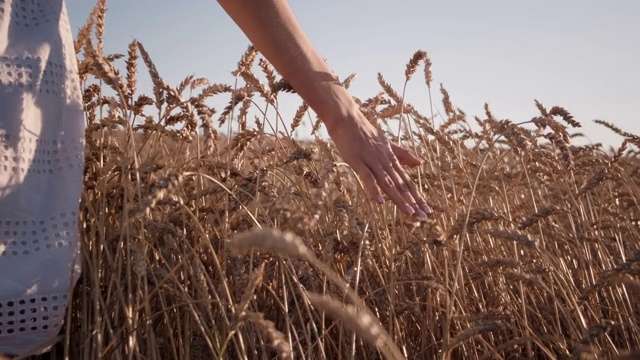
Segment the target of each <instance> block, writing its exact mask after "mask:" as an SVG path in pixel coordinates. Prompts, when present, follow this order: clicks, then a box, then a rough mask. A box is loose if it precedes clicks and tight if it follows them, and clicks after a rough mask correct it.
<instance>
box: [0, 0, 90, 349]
mask: <svg viewBox="0 0 640 360" xmlns="http://www.w3.org/2000/svg"><path fill="white" fill-rule="evenodd" d="M84 126H85V125H84V118H83V112H82V105H81V93H80V85H79V80H78V75H77V64H76V57H75V54H74V49H73V39H72V35H71V29H70V27H69V21H68V17H67V13H66V9H65V4H64V2H63V0H0V354H12V355H19V354H24V353H25V352H27V351H33V350H34V349H38V348H42V346H43V344H47V343H51V340H52V339H54V338H55V337H56V336H57V335H58V332H59V330H60V327H61V326H62V323H63V321H64V316H65V307H66V304H67V297H68V295H69V294H70V288H71V286H72V285H73V284H74V283H75V281H76V279H77V277H78V275H79V272H80V255H79V230H78V223H77V218H78V203H79V199H80V194H81V190H82V174H83V162H84V157H83V148H84Z"/></svg>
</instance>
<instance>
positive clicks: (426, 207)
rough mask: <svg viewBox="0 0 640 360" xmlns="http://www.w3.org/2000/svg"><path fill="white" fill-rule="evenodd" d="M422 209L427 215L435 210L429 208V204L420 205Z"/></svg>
mask: <svg viewBox="0 0 640 360" xmlns="http://www.w3.org/2000/svg"><path fill="white" fill-rule="evenodd" d="M420 209H422V211H424V213H425V214H427V215H429V214H432V213H433V210H431V207H429V205H427V204H421V205H420Z"/></svg>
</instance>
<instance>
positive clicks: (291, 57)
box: [218, 0, 355, 130]
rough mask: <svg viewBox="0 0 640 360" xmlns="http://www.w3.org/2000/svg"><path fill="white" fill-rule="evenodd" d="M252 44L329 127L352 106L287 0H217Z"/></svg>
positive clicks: (350, 99) (349, 98) (351, 108)
mask: <svg viewBox="0 0 640 360" xmlns="http://www.w3.org/2000/svg"><path fill="white" fill-rule="evenodd" d="M218 2H219V3H220V5H221V6H222V7H223V8H224V10H225V11H226V12H227V13H228V14H229V16H231V18H232V19H233V20H234V21H235V22H236V24H238V26H239V27H240V28H241V29H242V31H244V33H245V34H246V35H247V37H248V38H249V40H251V42H252V43H253V45H254V46H255V47H256V48H257V49H258V50H259V51H260V52H261V53H262V54H263V55H264V56H265V57H266V58H267V60H269V62H271V64H273V66H274V67H275V68H276V70H277V71H278V72H279V73H280V74H281V75H282V76H283V77H284V78H285V79H286V80H287V81H288V82H289V84H291V86H293V88H294V89H296V91H297V92H298V94H299V95H300V96H301V97H302V98H303V99H304V100H305V101H306V102H307V103H308V104H309V105H310V106H311V108H312V109H313V110H314V111H315V112H316V113H317V114H318V115H319V116H320V118H321V119H322V120H323V122H324V123H325V125H326V126H327V127H328V128H329V129H330V130H331V128H333V127H335V125H336V124H334V123H335V122H336V121H338V120H337V119H341V118H344V115H346V114H348V113H350V112H352V111H353V110H354V109H353V107H354V106H355V103H354V102H353V100H352V98H351V96H350V95H349V93H348V92H347V90H346V89H345V88H344V87H343V86H342V85H341V84H340V83H339V82H338V81H337V79H336V78H335V76H334V75H333V73H332V72H331V69H330V68H329V67H328V66H327V64H326V63H325V62H324V60H322V58H321V57H320V55H319V54H318V53H317V51H315V49H314V47H313V45H312V44H311V42H310V41H309V39H308V38H307V36H306V35H305V34H304V32H303V30H302V28H301V27H300V25H299V24H298V22H297V20H296V18H295V17H294V15H293V13H292V12H291V9H290V8H289V5H288V4H287V1H286V0H218Z"/></svg>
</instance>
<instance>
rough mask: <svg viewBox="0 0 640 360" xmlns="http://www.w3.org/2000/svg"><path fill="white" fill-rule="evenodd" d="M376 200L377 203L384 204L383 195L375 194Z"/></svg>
mask: <svg viewBox="0 0 640 360" xmlns="http://www.w3.org/2000/svg"><path fill="white" fill-rule="evenodd" d="M376 201H377V202H378V204H384V197H382V195H378V196H376Z"/></svg>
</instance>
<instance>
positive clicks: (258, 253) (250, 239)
mask: <svg viewBox="0 0 640 360" xmlns="http://www.w3.org/2000/svg"><path fill="white" fill-rule="evenodd" d="M100 6H101V5H100V4H99V5H98V9H97V10H96V11H95V12H94V13H93V15H92V18H91V20H90V22H89V24H88V27H87V28H84V29H83V31H82V32H81V34H80V35H79V36H80V38H79V39H78V41H77V47H78V51H79V61H80V70H81V76H82V79H83V82H84V84H85V92H84V102H85V108H86V112H87V123H88V131H87V147H86V150H87V151H86V171H85V190H84V194H83V200H82V224H83V233H84V237H83V257H84V273H83V275H82V278H81V280H80V283H79V285H78V286H77V288H76V289H75V292H74V296H73V303H72V306H71V307H70V311H69V313H68V319H67V325H66V327H65V329H64V340H63V341H62V342H61V343H60V344H59V345H58V347H57V348H56V349H55V350H54V352H53V358H54V359H62V358H65V356H68V357H69V358H72V359H76V358H82V359H98V358H107V359H211V358H215V359H236V358H248V359H269V358H273V357H276V356H279V357H282V358H296V359H341V358H346V359H351V358H353V359H379V358H382V357H388V358H402V357H406V358H409V359H429V358H442V359H476V358H480V359H516V358H540V359H551V358H576V359H589V358H612V357H616V356H618V355H623V354H626V355H625V356H633V355H632V351H637V349H638V348H640V304H639V301H638V299H639V298H640V286H639V285H638V284H640V281H639V276H640V236H639V233H638V232H639V230H640V229H639V225H638V224H639V221H640V211H639V210H640V207H639V205H638V200H639V199H640V190H639V188H638V185H639V184H640V160H639V159H638V156H637V145H638V144H637V137H636V136H635V135H633V134H628V133H624V132H623V131H622V130H619V129H618V130H619V131H620V134H621V135H622V136H623V137H624V138H625V139H626V140H625V141H624V143H623V144H622V145H621V147H620V149H615V150H614V151H613V152H609V151H605V149H602V147H601V146H599V145H590V146H578V145H575V144H574V143H573V136H572V134H573V133H572V132H573V131H574V130H573V129H574V127H577V126H579V123H577V122H576V121H575V120H574V119H573V118H572V117H571V115H570V114H569V112H568V111H566V110H565V109H562V108H560V107H553V108H551V110H547V109H546V108H545V107H544V106H543V105H542V104H541V103H539V102H536V106H537V108H538V112H539V115H537V116H536V117H534V118H533V119H532V120H531V121H528V122H525V123H521V124H514V123H512V122H510V121H507V120H498V119H495V118H494V117H493V115H492V114H491V111H490V109H489V108H488V107H486V117H485V118H482V119H481V118H476V119H467V116H466V115H465V114H464V113H463V112H462V111H460V110H459V109H457V108H455V107H454V106H453V105H452V101H451V99H450V97H449V94H448V93H447V92H446V90H445V89H444V88H441V89H440V91H441V94H442V95H443V99H444V101H443V108H444V114H445V118H444V119H442V121H440V122H441V125H439V126H435V125H434V115H433V110H431V114H429V115H423V114H421V113H420V112H419V111H418V110H416V108H415V107H414V106H413V105H412V104H409V103H405V102H404V95H405V94H404V93H405V91H404V90H403V91H401V92H400V93H398V92H396V91H395V90H394V88H393V87H392V85H391V84H389V83H387V82H386V81H385V80H384V78H383V76H382V75H380V76H379V82H380V84H381V86H382V91H381V93H380V94H377V95H375V96H373V97H372V98H370V99H360V100H358V101H359V103H360V104H361V106H362V110H363V113H364V114H365V115H366V116H367V117H368V118H369V120H370V121H372V122H375V123H376V124H379V125H380V126H381V127H382V128H383V129H391V128H392V127H393V128H395V125H397V124H400V126H399V127H398V129H399V131H394V132H393V133H392V134H391V133H390V136H394V137H397V138H398V139H399V140H400V141H401V142H403V143H405V144H407V145H408V146H410V147H411V148H413V149H415V150H416V151H417V152H418V153H419V155H420V156H421V157H422V158H423V159H425V164H424V166H422V167H421V168H420V169H417V170H415V171H413V170H412V171H413V172H412V177H413V178H414V179H415V181H416V183H418V184H419V186H420V187H421V189H422V190H423V191H424V193H425V194H427V196H428V199H429V200H430V203H431V204H432V205H433V207H434V210H435V212H434V214H433V215H432V216H431V218H430V219H429V220H427V221H417V220H415V219H409V218H406V217H403V216H402V215H400V214H398V213H397V212H396V211H395V209H394V208H393V207H392V206H391V205H390V204H386V205H384V206H376V205H373V204H372V203H371V202H370V201H369V200H368V197H367V196H366V194H365V192H364V190H363V189H362V188H361V186H360V185H359V183H358V182H357V179H356V178H355V177H354V175H353V173H352V172H351V171H349V170H348V169H347V168H346V167H345V166H342V165H341V164H340V160H339V159H338V158H337V157H336V151H335V149H334V148H333V146H332V144H331V143H329V142H327V141H325V140H324V139H321V138H314V139H313V140H309V141H297V140H295V139H293V138H291V137H290V136H289V135H288V133H289V131H288V130H289V129H292V127H293V128H295V127H296V126H298V125H299V124H300V121H301V119H302V118H303V117H304V116H306V115H305V114H306V111H307V107H306V105H304V104H303V105H301V107H300V109H299V111H298V112H297V114H296V115H295V119H293V122H292V123H293V126H292V125H291V123H290V122H288V124H285V123H287V122H283V121H282V119H280V118H277V117H276V118H275V119H273V118H270V117H269V116H261V115H260V117H258V118H256V120H255V121H253V122H255V125H254V124H253V122H252V119H251V117H250V115H251V114H254V113H255V114H266V113H268V111H270V110H273V109H276V110H277V106H278V96H279V94H280V93H281V92H283V91H290V90H291V89H290V87H289V86H288V85H287V84H286V82H283V81H282V80H281V79H279V78H278V76H277V75H276V74H275V73H274V72H273V70H272V69H271V67H270V65H269V64H268V63H266V62H265V61H264V60H263V59H260V55H259V54H258V53H256V52H255V50H253V49H252V48H249V49H248V50H247V53H245V54H244V55H243V57H242V60H241V61H240V63H239V64H238V69H237V71H236V74H237V75H238V77H239V79H240V81H239V84H240V85H238V86H236V87H231V86H227V85H224V84H213V83H209V82H208V81H207V80H205V79H196V78H194V77H192V76H191V77H187V78H186V79H185V80H184V81H183V82H182V83H181V84H179V85H178V86H175V87H173V86H169V85H167V84H166V83H165V82H164V81H163V80H162V78H161V77H160V75H159V73H158V70H156V69H155V67H154V66H153V62H152V60H151V59H152V57H151V56H150V54H148V53H147V52H146V51H145V50H144V47H143V46H142V44H139V43H137V42H133V43H132V44H131V46H130V47H129V49H128V55H127V56H125V57H124V59H122V60H119V56H115V55H107V54H103V53H102V50H101V49H102V40H101V34H102V32H103V31H104V29H102V26H100V24H103V23H104V12H105V10H104V9H102V8H100ZM96 26H98V28H97V29H96ZM87 29H89V30H87ZM91 29H94V30H93V31H91ZM90 36H92V37H94V41H89V37H90ZM95 36H97V38H96V37H95ZM94 43H95V44H98V45H97V46H95V47H94V45H93V44H94ZM138 57H140V58H141V59H142V61H143V62H144V64H145V65H144V68H147V69H148V70H149V73H150V76H151V77H152V80H153V84H154V89H153V92H154V93H153V95H152V96H151V97H149V96H145V95H138V94H137V93H136V86H135V82H136V78H138V77H139V76H142V74H137V73H136V72H137V70H138V68H140V69H142V68H143V64H138V61H139V59H138ZM420 66H423V67H424V74H425V75H426V78H427V79H426V80H427V81H426V83H427V84H426V85H427V87H426V89H427V91H428V93H429V98H431V81H432V80H431V62H430V60H429V58H428V57H427V54H426V53H424V52H418V53H416V55H415V56H413V57H412V58H411V60H410V62H409V64H408V65H407V68H406V70H405V75H406V80H407V81H409V80H410V79H411V78H412V76H413V75H414V74H415V73H416V70H417V69H418V67H420ZM119 68H124V69H126V70H125V71H127V74H126V76H124V77H123V76H121V75H120V74H119V72H118V69H119ZM352 80H353V78H352V77H350V78H349V79H348V82H351V81H352ZM413 81H415V77H414V78H413ZM403 85H406V84H403ZM403 89H406V86H403ZM214 96H216V97H219V96H224V97H228V98H229V99H230V103H229V106H227V108H226V109H224V110H223V112H222V116H220V115H216V111H215V109H213V108H211V107H209V105H207V101H208V99H210V98H211V97H214ZM288 96H291V95H288ZM431 109H433V106H431ZM215 120H217V121H219V123H220V124H224V126H227V128H228V129H230V128H231V127H230V126H231V125H230V124H232V123H233V124H234V125H233V126H234V128H237V129H239V132H238V133H237V135H235V136H234V137H232V138H226V137H222V136H219V135H218V133H217V130H216V128H218V127H217V126H216V125H215V123H214V121H215ZM470 123H474V125H473V126H474V127H477V128H478V130H477V131H474V130H472V126H471V125H470ZM608 125H609V126H608V127H610V128H612V129H617V128H615V127H614V126H612V125H610V124H608ZM276 130H277V131H276ZM259 228H263V229H271V228H273V229H279V230H280V231H282V232H283V233H280V232H274V231H270V230H264V231H260V230H256V229H259ZM252 229H253V232H250V233H245V232H246V231H249V230H252ZM240 234H242V235H240ZM231 250H234V251H233V253H232V251H231ZM235 252H242V253H244V255H241V256H237V255H234V253H235ZM636 354H637V353H636ZM627 358H628V357H627Z"/></svg>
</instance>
